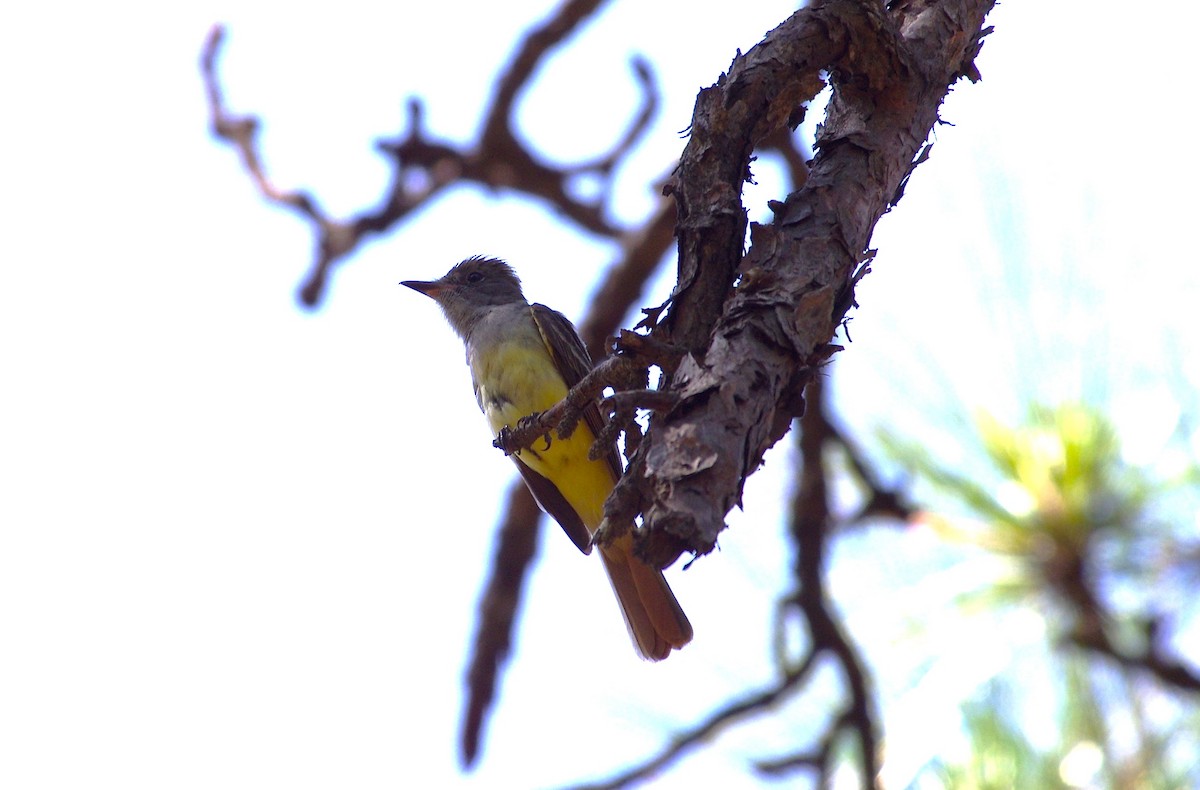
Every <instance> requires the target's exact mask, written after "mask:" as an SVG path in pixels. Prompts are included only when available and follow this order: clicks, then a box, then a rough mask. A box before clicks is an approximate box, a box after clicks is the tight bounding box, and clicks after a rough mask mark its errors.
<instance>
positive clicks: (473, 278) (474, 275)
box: [467, 272, 483, 285]
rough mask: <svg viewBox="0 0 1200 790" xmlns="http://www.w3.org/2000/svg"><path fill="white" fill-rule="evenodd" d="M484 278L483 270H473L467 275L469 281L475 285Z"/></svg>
mask: <svg viewBox="0 0 1200 790" xmlns="http://www.w3.org/2000/svg"><path fill="white" fill-rule="evenodd" d="M482 279H483V272H471V273H470V274H468V275H467V282H469V283H471V284H472V285H474V284H475V283H477V282H479V281H480V280H482Z"/></svg>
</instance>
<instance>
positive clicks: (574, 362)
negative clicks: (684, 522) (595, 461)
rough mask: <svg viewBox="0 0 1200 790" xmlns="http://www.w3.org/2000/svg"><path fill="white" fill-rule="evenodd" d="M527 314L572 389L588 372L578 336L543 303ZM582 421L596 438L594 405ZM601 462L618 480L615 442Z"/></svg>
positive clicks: (598, 423) (599, 426)
mask: <svg viewBox="0 0 1200 790" xmlns="http://www.w3.org/2000/svg"><path fill="white" fill-rule="evenodd" d="M529 312H530V315H532V316H533V323H534V325H536V326H537V329H538V332H539V333H540V334H541V336H542V342H543V343H545V344H546V350H548V351H549V352H550V357H551V358H552V359H553V360H554V366H555V367H556V368H558V374H559V375H560V376H562V377H563V381H565V382H566V383H567V389H570V388H571V387H574V386H575V385H576V384H578V383H579V382H580V381H582V380H583V377H584V376H586V375H587V374H588V373H590V372H591V370H592V358H591V357H590V356H588V352H587V347H586V346H584V345H583V340H581V339H580V337H579V333H578V332H576V331H575V327H574V326H573V325H572V324H571V322H570V321H568V320H567V317H566V316H565V315H563V314H562V313H560V312H558V311H557V310H551V309H550V308H549V307H546V305H544V304H533V305H530V306H529ZM583 419H584V422H586V423H587V426H588V428H590V429H591V431H592V435H593V436H599V435H600V432H601V431H602V430H604V423H605V420H604V417H603V416H602V415H601V414H600V408H599V407H598V406H597V405H596V404H595V403H594V402H593V403H589V404H588V405H587V408H585V409H584V410H583ZM604 460H605V463H607V464H608V466H609V469H611V470H612V473H613V479H614V480H618V479H620V477H621V458H620V456H618V455H617V446H616V444H615V443H614V444H612V445H610V446H609V447H608V448H607V449H606V451H605V453H604Z"/></svg>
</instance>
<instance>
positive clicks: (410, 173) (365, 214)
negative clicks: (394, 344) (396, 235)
mask: <svg viewBox="0 0 1200 790" xmlns="http://www.w3.org/2000/svg"><path fill="white" fill-rule="evenodd" d="M602 5H603V0H570V1H569V2H566V3H565V4H564V5H563V6H562V7H560V8H559V9H558V10H557V11H556V12H555V13H554V14H553V15H552V16H551V17H550V18H549V19H547V20H546V22H544V23H543V24H542V25H541V26H539V27H538V28H536V29H535V30H533V31H531V33H530V34H529V35H528V36H527V37H526V38H525V40H524V41H523V42H522V43H521V45H520V46H519V47H518V49H517V52H516V53H515V55H514V57H513V60H512V62H511V63H510V64H509V66H508V68H507V70H506V71H505V72H504V74H503V75H502V77H501V78H500V79H499V80H498V82H497V87H496V92H495V94H494V96H493V98H492V101H491V103H490V105H489V109H488V111H487V113H486V114H485V116H484V119H483V124H482V132H481V134H480V139H479V141H478V143H476V144H475V145H466V146H462V145H456V144H454V143H451V142H447V141H441V140H435V139H432V138H431V137H430V136H429V133H428V131H427V130H426V129H425V125H424V108H423V106H422V104H421V102H420V101H419V100H417V99H412V100H410V101H409V103H408V113H407V125H408V128H407V130H406V131H405V132H404V133H403V134H401V135H398V136H397V137H395V138H391V139H385V140H380V141H379V142H378V143H377V144H376V146H377V148H378V149H379V151H380V152H381V153H383V154H384V156H386V157H387V158H388V160H389V161H390V162H391V165H392V178H391V185H390V187H389V189H388V191H387V194H385V195H384V197H383V199H382V200H381V201H380V202H379V204H378V205H377V206H375V207H374V208H370V209H365V210H363V211H361V212H359V213H357V214H355V215H354V216H352V217H349V218H347V219H335V218H333V217H330V216H328V215H327V214H326V213H325V212H324V210H323V209H322V208H321V207H320V206H319V205H318V204H317V202H316V200H315V199H314V198H313V197H312V196H311V195H309V194H308V193H307V192H304V191H291V192H289V191H285V190H283V189H280V188H279V187H277V186H275V185H274V184H273V183H272V182H271V180H270V178H269V177H268V175H267V173H266V169H265V168H264V166H263V164H262V158H261V156H260V155H259V151H258V138H257V131H258V126H259V122H258V119H257V118H256V117H254V116H252V115H245V116H235V115H232V114H231V113H230V112H229V110H228V109H227V108H226V107H225V103H224V96H223V93H222V91H221V87H220V81H219V79H218V77H217V60H218V57H219V55H220V48H221V42H222V40H223V37H224V29H223V28H222V27H220V26H216V27H214V28H213V29H212V31H211V32H210V33H209V36H208V39H207V41H206V42H205V46H204V50H203V54H202V56H201V72H202V74H203V77H204V83H205V90H206V93H207V96H208V103H209V113H210V117H211V127H212V130H213V134H214V135H215V136H216V137H217V138H219V139H221V140H224V141H226V142H228V143H229V144H230V145H232V146H233V147H234V148H235V149H236V150H237V151H238V152H239V154H240V155H241V159H242V163H243V165H244V167H245V168H246V170H247V172H248V173H249V174H250V177H251V179H252V180H253V181H254V183H255V185H256V186H257V187H258V190H259V192H260V193H261V194H262V196H263V197H264V198H265V199H267V200H269V201H270V202H272V203H276V204H279V205H282V206H284V207H286V208H288V209H290V210H292V211H294V212H295V213H297V214H299V215H300V216H301V217H303V218H304V219H305V220H307V221H308V222H309V224H310V225H311V226H312V228H313V233H314V236H315V240H316V244H315V248H316V249H315V255H314V260H313V264H312V268H311V270H310V272H309V275H308V277H307V278H306V280H305V281H304V283H303V284H302V286H301V288H300V294H299V296H300V301H301V303H302V304H304V305H305V306H307V307H313V306H315V305H317V304H319V303H320V301H321V298H322V295H323V294H324V291H325V287H326V284H327V283H328V280H329V277H330V276H331V273H332V271H333V269H334V267H335V266H336V265H337V264H338V263H340V262H342V261H343V260H345V259H346V258H347V257H348V256H349V255H350V254H351V253H353V252H354V251H355V250H357V249H358V247H359V245H360V244H362V243H363V242H364V241H365V240H366V239H368V238H369V237H370V236H372V235H374V234H380V233H384V232H387V231H389V230H391V229H392V228H393V227H394V226H395V225H397V224H398V223H400V222H402V221H404V220H406V219H407V218H408V217H410V216H411V215H412V214H413V213H414V212H415V211H416V210H417V209H419V208H421V207H423V206H425V205H427V204H428V203H429V202H430V201H432V200H433V199H434V198H436V197H437V196H438V195H439V194H440V193H441V192H442V191H443V190H445V189H446V187H448V186H450V185H452V184H455V183H458V182H461V181H470V182H474V183H477V184H479V185H482V186H485V187H487V188H489V189H494V190H499V189H513V190H517V191H519V192H522V193H524V194H526V195H529V196H533V197H538V198H541V199H543V200H545V201H547V202H548V203H550V204H551V205H552V206H553V207H554V208H555V209H556V210H557V211H558V212H559V213H560V214H561V215H563V216H564V217H566V218H568V219H569V220H571V221H572V222H574V223H575V224H576V225H578V226H579V227H581V228H583V229H585V230H587V231H588V232H590V233H594V234H597V235H600V236H604V237H608V238H619V237H621V236H623V235H624V234H625V233H626V229H625V228H622V227H620V226H618V225H616V224H614V223H613V222H612V221H610V219H609V218H608V210H607V205H608V203H609V201H610V199H611V188H612V177H613V171H614V170H615V168H616V166H617V165H618V164H619V163H620V162H621V161H622V160H623V159H624V158H625V157H626V156H628V154H629V153H630V151H631V150H632V149H633V146H634V145H636V143H637V142H638V141H639V140H640V139H641V137H642V135H643V134H644V133H645V132H646V130H647V129H648V128H649V125H650V121H651V119H652V118H653V117H654V115H655V113H656V112H657V110H658V104H659V96H658V90H657V88H656V86H655V82H654V77H653V74H652V72H651V70H650V66H649V64H648V63H647V62H646V61H645V60H643V59H640V58H635V59H634V61H633V63H632V70H633V76H634V78H635V79H636V80H637V83H638V86H639V87H640V88H641V92H642V99H641V106H640V107H639V108H638V110H637V112H636V113H635V115H634V118H633V119H632V121H631V122H630V125H629V127H628V129H627V130H626V132H625V133H624V134H623V135H622V136H621V137H620V139H619V140H617V141H616V142H615V144H614V145H613V147H612V148H611V150H609V151H608V152H606V153H605V154H603V155H601V156H599V157H597V158H595V159H593V160H591V161H589V162H585V163H583V164H575V165H569V166H565V167H559V166H553V165H549V164H546V163H545V162H543V161H541V160H540V159H539V158H538V157H537V156H536V155H535V154H534V152H533V151H532V150H531V149H529V148H528V147H526V146H525V145H524V144H523V143H522V142H521V141H520V140H519V139H518V138H517V136H516V135H515V134H514V133H513V131H512V129H513V122H514V121H513V119H514V115H515V112H516V108H515V103H516V100H517V97H518V96H519V95H520V93H521V91H522V90H523V89H524V88H525V87H526V86H527V85H528V83H529V80H530V79H531V78H532V76H533V74H534V73H535V72H536V70H537V68H538V66H540V65H541V64H542V63H543V62H545V60H546V59H547V58H548V57H549V55H550V53H551V52H552V51H553V49H554V48H555V47H557V46H558V45H559V44H561V43H562V42H563V41H564V40H566V39H567V38H568V37H569V36H570V35H571V34H573V33H574V32H575V31H576V30H578V28H579V27H580V26H581V25H582V24H584V23H585V22H586V21H587V20H588V19H589V18H590V17H591V15H592V14H594V13H595V11H596V10H597V9H598V8H599V7H600V6H602ZM580 174H594V175H595V176H597V177H598V179H599V182H600V194H599V196H597V197H596V198H593V199H588V200H582V199H578V198H576V197H574V196H573V195H572V192H571V190H570V189H569V185H570V182H571V181H572V179H575V178H577V177H578V176H579V175H580Z"/></svg>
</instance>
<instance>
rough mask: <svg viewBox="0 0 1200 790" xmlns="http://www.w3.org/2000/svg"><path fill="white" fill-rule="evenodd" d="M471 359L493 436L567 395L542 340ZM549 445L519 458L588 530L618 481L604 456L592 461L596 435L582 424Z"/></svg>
mask: <svg viewBox="0 0 1200 790" xmlns="http://www.w3.org/2000/svg"><path fill="white" fill-rule="evenodd" d="M481 356H484V357H486V359H485V360H484V359H472V360H471V372H472V374H473V377H474V379H475V396H476V397H477V398H478V400H479V407H480V408H481V409H483V413H484V414H485V415H486V416H487V420H488V424H489V425H490V426H491V428H492V435H493V437H494V436H495V435H496V434H498V433H499V432H500V429H501V428H503V427H505V426H509V427H516V424H517V421H518V420H520V419H521V418H522V417H525V416H528V415H530V414H533V413H534V412H540V411H545V410H547V409H549V408H550V407H552V406H554V405H555V404H556V403H558V402H559V401H561V400H562V399H563V398H565V397H566V395H567V385H566V383H565V382H564V381H563V379H562V377H561V376H560V375H559V374H558V370H557V369H556V368H555V366H554V362H553V360H552V359H551V358H550V355H549V354H548V353H547V352H546V350H545V346H543V345H542V344H541V342H540V339H539V341H538V343H537V344H536V345H533V344H530V343H522V342H519V341H516V340H514V341H511V342H506V343H502V344H500V345H499V346H496V347H494V348H492V349H490V351H489V353H487V354H484V355H481ZM551 436H552V438H551V441H550V446H549V447H547V446H546V441H545V439H538V440H537V441H536V442H534V445H533V447H531V448H529V449H526V450H522V451H520V452H519V453H517V456H518V457H519V458H520V459H521V461H523V462H524V463H525V464H526V465H528V466H529V467H530V468H531V469H533V470H534V471H535V472H537V473H538V474H540V475H541V476H542V477H545V478H546V479H547V480H549V481H550V482H552V483H554V485H555V486H556V487H557V488H558V490H559V492H560V493H562V495H563V497H564V498H565V499H566V500H567V502H568V503H570V505H571V507H573V508H574V509H575V511H576V512H577V513H579V517H580V519H581V520H582V521H583V523H584V525H585V526H587V528H588V530H589V531H593V532H594V531H595V530H596V528H597V527H598V526H600V521H601V519H602V518H603V517H604V500H605V499H607V498H608V495H609V493H610V492H611V491H612V489H613V486H614V485H616V480H614V479H613V475H612V471H611V470H610V469H609V467H608V464H607V463H606V462H605V461H604V459H603V458H601V459H598V460H595V461H592V460H589V459H588V451H589V450H590V449H591V446H592V443H593V442H595V440H596V437H595V435H594V434H593V433H592V431H591V429H589V428H588V426H587V424H586V423H584V422H582V421H581V422H580V423H579V425H578V426H577V427H576V428H575V431H574V432H573V433H572V434H571V436H570V437H569V438H567V439H563V438H561V437H559V436H558V435H557V434H554V433H552V434H551Z"/></svg>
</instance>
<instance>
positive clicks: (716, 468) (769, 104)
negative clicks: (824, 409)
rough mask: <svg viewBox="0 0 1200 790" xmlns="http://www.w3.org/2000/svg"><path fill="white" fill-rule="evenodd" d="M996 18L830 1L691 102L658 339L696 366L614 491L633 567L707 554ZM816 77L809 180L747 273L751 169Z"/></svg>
mask: <svg viewBox="0 0 1200 790" xmlns="http://www.w3.org/2000/svg"><path fill="white" fill-rule="evenodd" d="M991 5H992V2H991V0H947V1H946V2H940V3H937V2H932V0H931V2H926V3H908V4H906V5H905V7H904V8H903V9H902V10H899V11H896V12H893V13H892V14H887V13H886V12H884V10H883V9H882V8H881V7H879V6H876V5H874V4H872V3H864V2H856V1H854V0H830V2H825V3H821V4H818V5H817V6H816V7H814V8H812V9H803V10H801V11H799V12H797V13H796V14H794V15H793V16H792V17H791V18H790V19H788V21H786V22H785V23H784V24H782V25H780V26H779V27H778V28H776V29H775V30H774V31H772V32H771V33H770V34H769V35H768V37H767V38H766V39H765V40H764V41H763V42H762V43H760V44H759V45H757V46H755V47H754V48H753V49H752V50H750V51H749V52H748V53H746V55H744V56H742V57H739V58H738V59H737V60H735V62H734V64H733V66H732V67H731V69H730V72H729V74H728V75H727V76H726V77H724V78H723V79H722V80H720V81H719V82H718V83H717V84H716V85H715V86H713V87H711V88H708V89H706V90H705V91H703V92H702V93H701V95H700V97H699V99H698V100H697V106H696V115H695V118H694V120H693V125H692V139H691V141H690V142H689V144H688V151H687V152H685V156H684V159H683V161H682V163H681V165H680V171H679V173H678V177H677V182H678V186H677V187H676V188H675V190H674V194H675V196H676V198H677V201H678V203H679V213H680V227H679V251H680V283H679V285H678V287H677V290H676V294H675V298H674V303H673V304H672V306H671V308H670V314H669V316H668V318H666V319H665V320H664V321H663V323H662V324H661V325H660V326H659V327H657V328H656V334H661V333H662V332H666V333H669V336H670V338H671V339H672V340H673V341H674V342H676V343H678V344H680V345H683V346H684V347H685V348H690V349H692V353H691V354H690V355H689V356H687V357H685V359H684V360H683V363H682V364H681V365H680V367H679V369H678V370H677V371H676V372H675V375H674V376H673V377H672V379H671V381H670V384H669V386H670V388H671V389H672V390H673V391H675V392H676V393H677V394H678V395H679V396H680V400H679V402H678V405H677V406H676V407H675V408H674V409H673V410H672V411H671V412H670V413H668V414H666V415H662V416H660V417H658V418H657V419H654V420H652V421H651V426H650V431H649V432H648V433H647V437H646V441H645V442H644V443H643V445H642V447H641V449H640V451H639V453H638V454H637V456H636V457H635V458H634V459H633V463H632V464H631V468H630V469H629V471H628V472H627V473H626V475H625V477H624V479H623V481H622V486H624V487H626V488H627V489H632V491H630V490H627V491H625V492H623V494H624V501H627V502H633V503H635V506H637V505H640V508H639V509H640V510H641V511H642V514H643V515H644V523H645V526H646V527H647V530H646V532H645V533H644V534H643V535H641V536H640V541H639V553H640V554H641V555H642V556H643V557H645V558H647V559H649V560H651V561H653V562H656V563H658V564H659V565H665V564H668V563H670V562H671V561H673V560H674V559H675V558H676V557H677V556H678V555H679V553H680V552H681V551H685V550H688V551H693V552H697V553H707V552H708V551H711V550H712V548H713V547H714V546H715V545H716V539H717V535H718V533H719V532H720V530H721V529H723V527H724V517H725V514H726V513H727V512H728V511H729V510H730V509H731V508H732V507H733V506H734V505H736V504H738V503H739V501H740V499H741V491H742V486H743V484H744V482H745V478H746V477H747V476H748V475H749V474H750V473H751V472H753V471H754V469H755V468H757V467H758V465H759V464H760V463H761V460H762V455H763V453H764V452H765V451H766V450H767V449H768V448H769V447H770V446H771V445H773V444H774V443H775V442H776V441H778V439H779V438H780V437H781V436H782V435H783V434H784V432H786V430H787V427H788V425H789V423H790V421H791V419H792V417H793V416H794V415H796V414H797V413H799V411H800V409H801V407H802V401H801V399H800V393H801V392H802V391H803V388H804V385H805V383H806V382H807V381H808V380H809V379H810V378H811V376H812V374H813V371H814V370H815V369H816V368H817V366H818V365H819V364H820V363H821V362H822V361H823V359H824V356H825V355H826V346H827V344H828V343H829V341H830V339H831V337H832V335H833V332H834V330H835V328H836V327H837V325H838V323H839V322H840V321H841V320H842V317H843V315H844V313H845V311H846V310H847V309H848V308H849V307H850V305H851V304H852V303H853V283H854V281H855V273H856V269H857V267H858V266H859V264H860V263H861V262H862V261H864V260H866V259H867V258H868V257H869V253H868V250H867V245H868V242H869V240H870V237H871V232H872V230H873V228H874V225H875V222H876V221H877V220H878V218H879V217H880V216H881V215H882V214H883V213H884V212H885V211H886V210H887V209H888V207H889V205H890V201H891V199H892V198H893V197H894V196H895V195H896V194H897V189H898V187H899V185H900V183H901V181H902V180H903V179H904V178H905V176H906V175H907V174H908V173H909V171H910V168H911V164H912V162H913V160H914V158H915V157H916V155H917V153H918V151H919V150H920V149H921V146H922V144H923V142H924V141H925V139H926V138H927V137H928V135H929V133H930V131H931V129H932V128H933V125H934V123H935V122H936V121H937V117H938V115H937V113H938V107H939V106H940V104H941V101H942V99H943V98H944V97H945V95H946V92H947V91H948V89H949V86H950V85H951V84H952V83H953V82H954V81H955V80H956V79H957V78H958V76H959V75H962V74H967V73H971V72H972V70H973V66H972V65H971V63H970V62H971V59H972V58H973V57H974V55H975V54H976V53H977V52H978V49H979V40H980V38H981V35H982V33H981V26H982V23H983V16H984V14H985V12H986V11H987V10H988V9H989V8H990V7H991ZM823 70H825V71H828V73H829V74H830V80H831V84H832V86H833V88H834V92H833V97H832V98H831V100H830V104H829V107H828V110H827V114H826V121H825V123H824V124H823V125H822V127H821V129H820V131H819V133H818V136H817V144H816V148H817V154H816V157H815V159H814V160H813V162H812V167H811V172H810V175H809V180H808V182H807V184H806V185H805V186H804V188H803V189H801V190H799V191H797V192H794V193H793V194H792V195H790V196H789V197H788V199H787V200H786V201H785V202H784V203H782V204H777V206H776V217H775V221H774V222H773V223H772V224H771V225H768V226H755V227H754V228H753V229H752V233H751V241H752V244H751V248H750V251H749V253H748V254H747V255H746V256H745V258H744V259H741V258H740V249H741V244H742V235H741V227H742V224H741V223H742V221H743V217H744V213H743V211H742V208H741V205H740V201H739V196H740V192H741V182H742V179H743V178H744V174H745V172H746V167H747V163H748V157H749V152H750V151H751V150H753V148H754V146H755V144H756V143H757V142H758V141H760V140H764V139H766V138H767V137H769V136H770V134H771V133H772V132H774V131H775V130H776V129H778V128H779V127H781V126H783V125H786V124H787V123H788V120H789V118H792V117H793V116H794V109H795V103H797V102H799V101H802V100H804V99H807V98H810V97H811V96H812V95H813V93H814V92H815V90H816V89H817V88H818V87H819V86H820V84H821V83H820V80H819V75H820V73H822V71H823ZM739 260H740V264H739V263H738V262H739ZM735 273H736V274H737V276H739V277H740V280H739V282H738V284H737V287H736V289H733V290H732V291H731V290H730V286H731V284H732V282H733V278H734V275H735ZM631 494H632V495H631ZM619 515H621V516H622V518H624V517H628V516H630V515H631V514H630V513H621V514H619ZM614 521H615V519H614Z"/></svg>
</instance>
